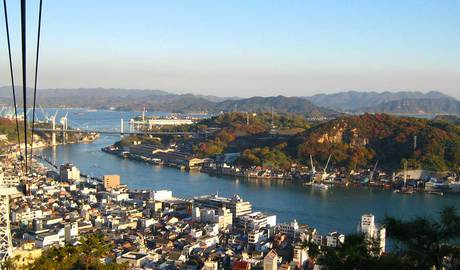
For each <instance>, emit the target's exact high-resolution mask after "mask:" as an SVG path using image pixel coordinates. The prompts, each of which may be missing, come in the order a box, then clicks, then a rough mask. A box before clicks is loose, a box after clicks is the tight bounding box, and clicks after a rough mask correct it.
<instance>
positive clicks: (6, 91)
mask: <svg viewBox="0 0 460 270" xmlns="http://www.w3.org/2000/svg"><path fill="white" fill-rule="evenodd" d="M17 90H18V91H17V101H18V104H21V102H22V95H21V91H20V88H19V87H18V88H17ZM28 93H30V94H28V104H32V90H31V89H29V90H28ZM11 96H12V95H11V89H10V88H9V87H1V88H0V102H1V103H3V104H7V105H11V103H12V101H11V100H12V98H11ZM37 104H39V105H41V106H43V107H79V108H94V109H115V110H130V111H141V110H143V109H144V108H145V109H147V110H149V111H164V112H203V111H206V112H211V113H219V112H222V111H223V112H229V111H234V110H235V108H237V109H238V110H239V111H247V112H263V111H265V112H269V111H271V110H272V108H273V111H274V112H279V113H294V114H302V115H305V116H307V117H334V116H337V115H338V114H337V113H336V112H335V111H333V110H330V109H324V108H320V107H318V106H316V105H313V104H312V103H311V102H310V101H308V100H306V99H304V98H298V97H284V96H277V97H252V98H246V99H238V98H235V97H230V98H225V97H216V96H203V95H193V94H173V93H169V92H165V91H161V90H138V89H129V90H128V89H105V88H81V89H40V90H37Z"/></svg>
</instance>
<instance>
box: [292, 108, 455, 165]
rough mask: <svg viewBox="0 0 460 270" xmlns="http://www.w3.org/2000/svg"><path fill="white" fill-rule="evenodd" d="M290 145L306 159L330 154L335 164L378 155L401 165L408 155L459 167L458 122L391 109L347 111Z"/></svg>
mask: <svg viewBox="0 0 460 270" xmlns="http://www.w3.org/2000/svg"><path fill="white" fill-rule="evenodd" d="M415 136H416V141H417V143H416V147H415V149H414V138H415ZM290 148H291V151H293V150H296V151H297V155H298V158H301V159H304V160H306V159H307V158H308V156H309V155H310V154H311V155H313V156H314V157H315V159H316V160H319V161H321V162H325V161H326V159H327V157H328V155H329V154H332V155H333V163H335V164H336V165H339V166H340V165H343V166H346V167H348V168H349V169H353V168H355V167H371V166H372V164H373V163H375V162H376V161H377V160H378V162H379V164H380V165H379V166H380V167H385V168H392V169H395V168H401V167H402V162H403V160H404V159H406V160H408V165H409V167H410V168H423V169H427V170H440V171H444V170H449V169H458V168H459V166H460V151H459V149H460V126H458V125H454V124H450V123H447V122H445V121H433V120H426V119H418V118H409V117H396V116H390V115H387V114H375V115H372V114H364V115H360V116H346V117H340V118H337V119H335V120H332V121H329V122H326V123H323V124H320V125H318V126H315V127H313V128H311V129H308V130H307V131H305V132H304V133H303V134H301V135H299V136H298V137H297V139H296V140H294V141H292V142H291V143H290Z"/></svg>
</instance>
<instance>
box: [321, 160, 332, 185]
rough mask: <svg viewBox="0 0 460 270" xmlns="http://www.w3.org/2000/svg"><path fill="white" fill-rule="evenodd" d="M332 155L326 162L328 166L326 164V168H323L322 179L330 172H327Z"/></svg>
mask: <svg viewBox="0 0 460 270" xmlns="http://www.w3.org/2000/svg"><path fill="white" fill-rule="evenodd" d="M331 156H332V154H331V155H329V157H328V158H327V162H326V166H324V170H323V175H322V176H321V179H322V180H325V179H326V178H327V177H328V176H329V174H328V173H327V167H328V166H329V161H331Z"/></svg>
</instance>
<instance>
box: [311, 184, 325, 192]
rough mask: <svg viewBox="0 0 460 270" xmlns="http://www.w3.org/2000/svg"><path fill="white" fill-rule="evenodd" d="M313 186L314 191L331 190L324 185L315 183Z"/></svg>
mask: <svg viewBox="0 0 460 270" xmlns="http://www.w3.org/2000/svg"><path fill="white" fill-rule="evenodd" d="M311 186H312V187H313V188H314V189H318V190H328V189H329V186H328V185H325V184H323V183H313V184H312V185H311Z"/></svg>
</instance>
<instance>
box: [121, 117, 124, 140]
mask: <svg viewBox="0 0 460 270" xmlns="http://www.w3.org/2000/svg"><path fill="white" fill-rule="evenodd" d="M123 133H124V126H123V118H121V119H120V136H121V137H123Z"/></svg>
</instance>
